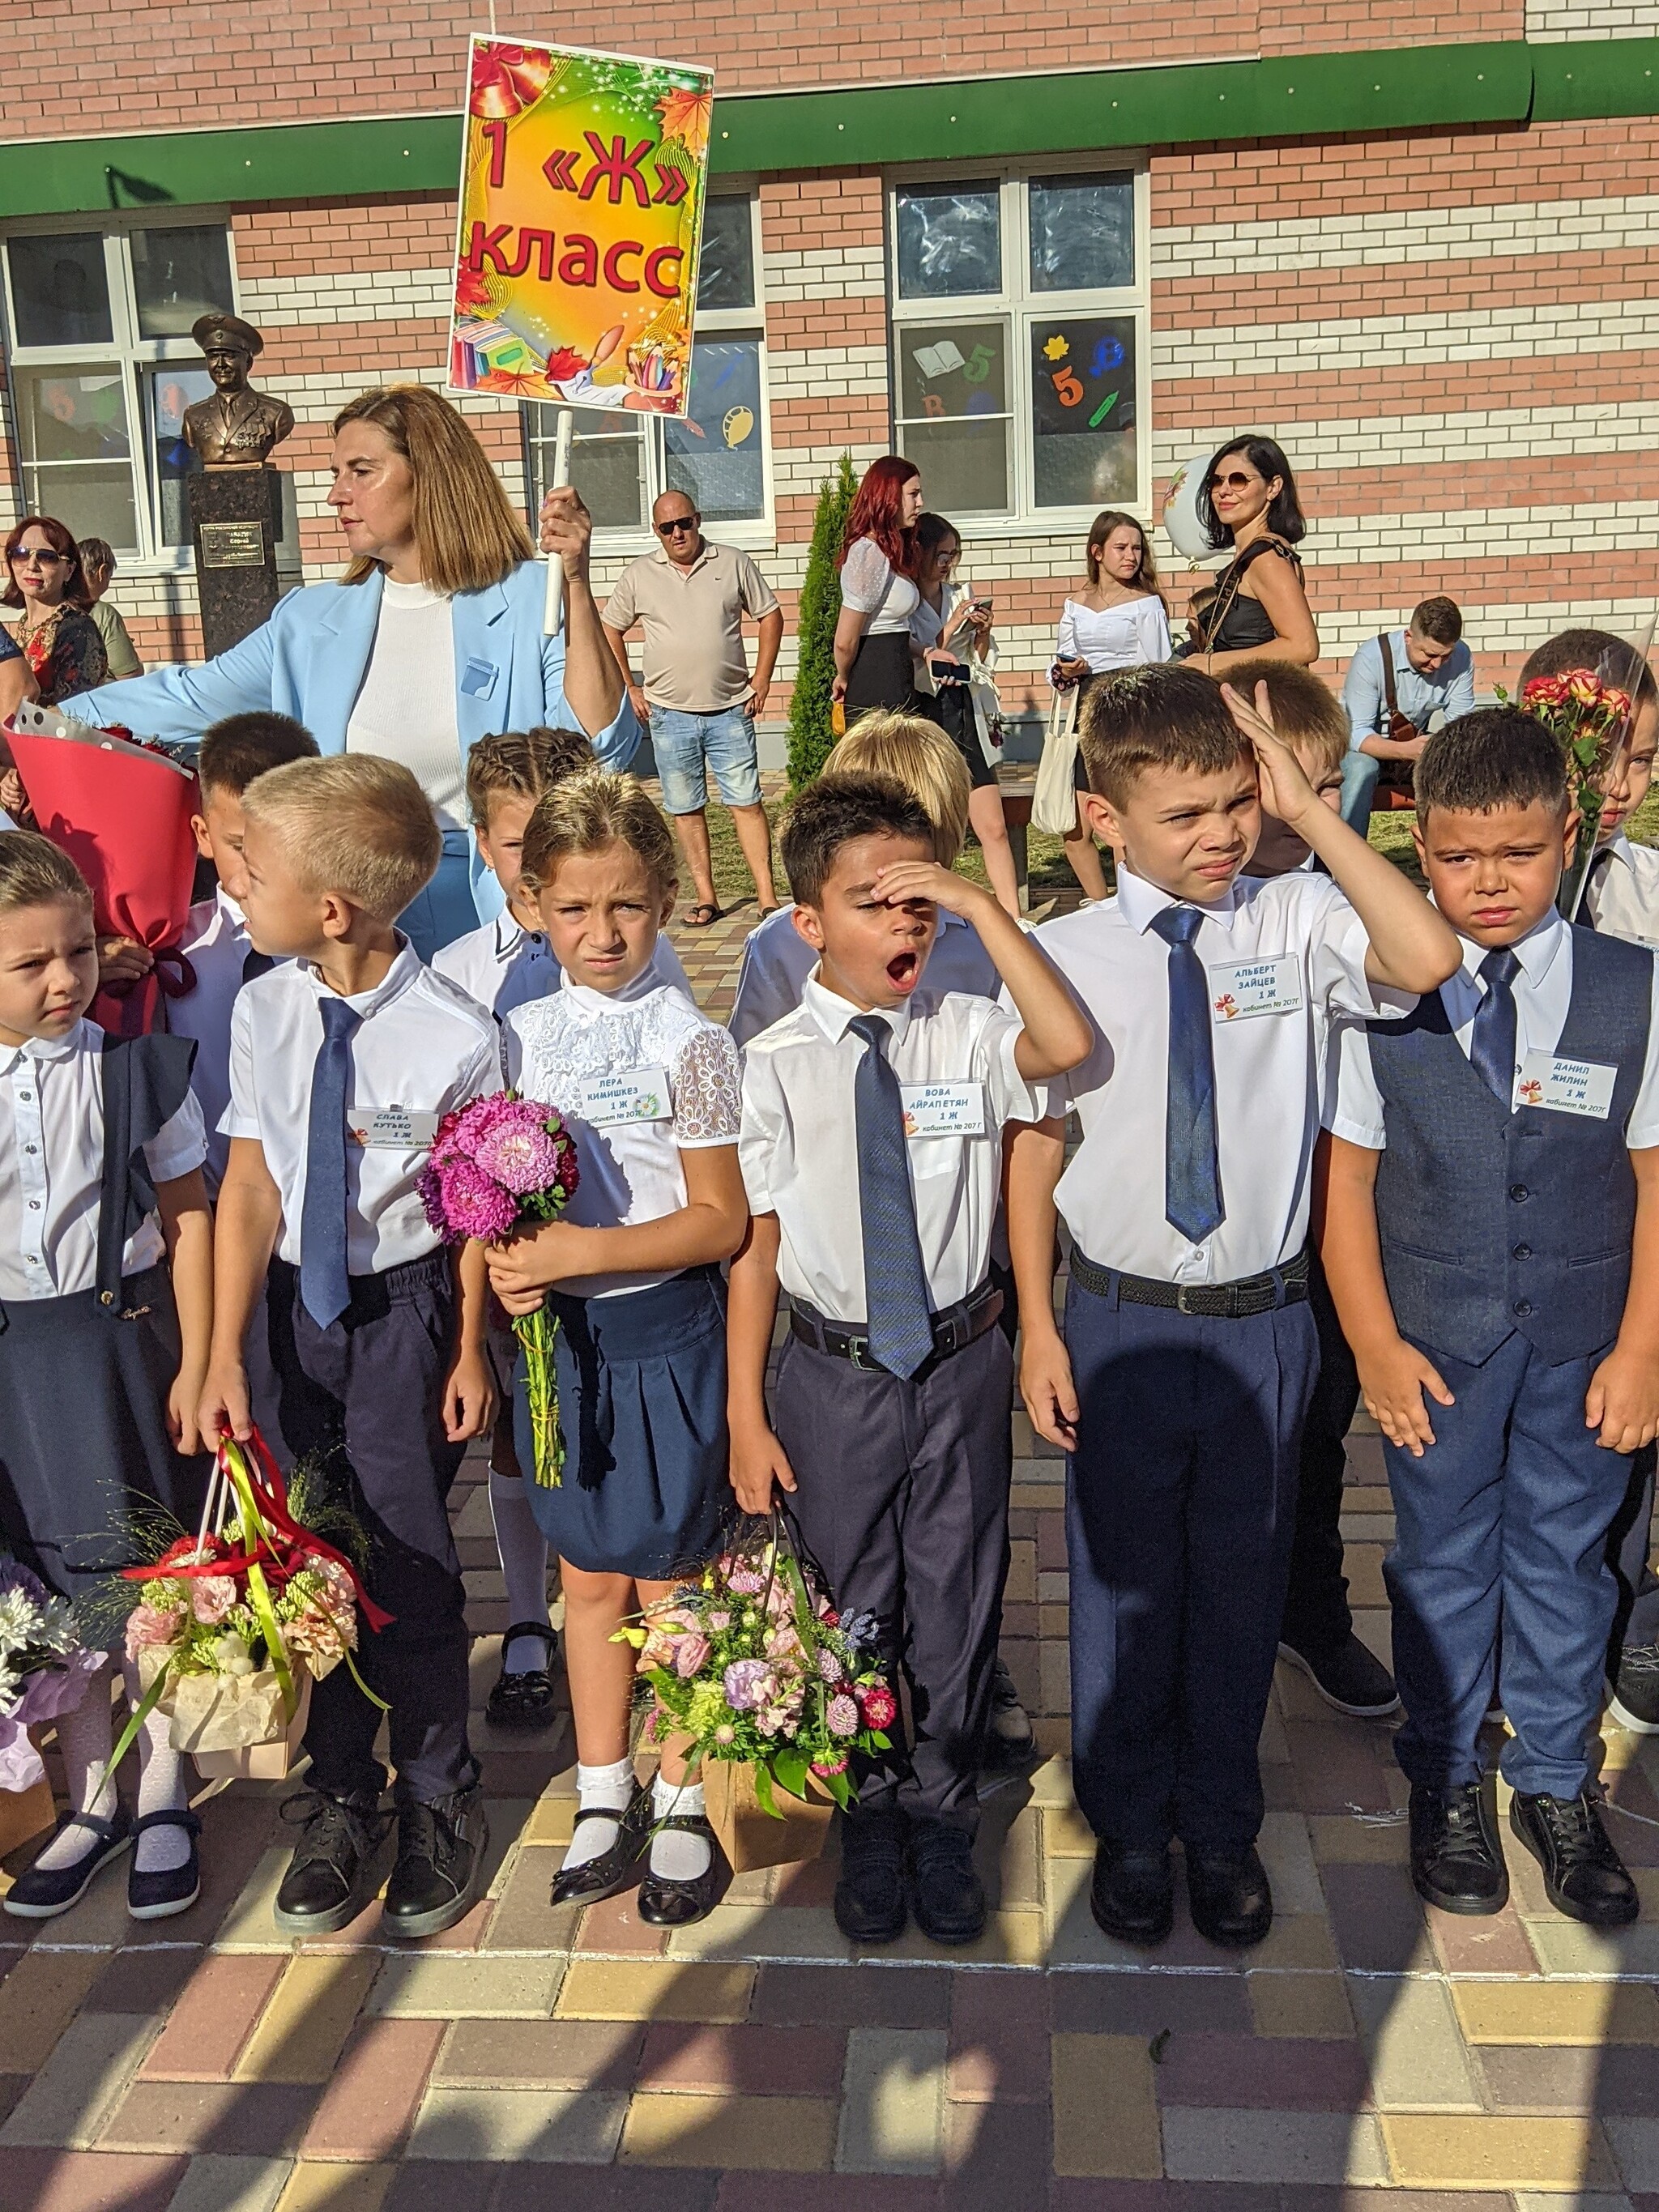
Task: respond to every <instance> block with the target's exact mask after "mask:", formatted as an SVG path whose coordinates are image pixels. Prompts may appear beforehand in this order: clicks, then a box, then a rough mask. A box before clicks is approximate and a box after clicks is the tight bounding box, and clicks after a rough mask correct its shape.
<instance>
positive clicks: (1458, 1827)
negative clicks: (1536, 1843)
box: [1411, 1782, 1510, 1915]
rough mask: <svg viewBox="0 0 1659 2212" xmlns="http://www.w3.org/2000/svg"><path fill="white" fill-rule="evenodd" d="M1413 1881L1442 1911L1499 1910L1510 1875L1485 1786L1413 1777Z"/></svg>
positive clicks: (1426, 1900) (1507, 1892)
mask: <svg viewBox="0 0 1659 2212" xmlns="http://www.w3.org/2000/svg"><path fill="white" fill-rule="evenodd" d="M1411 1849H1412V1887H1413V1888H1414V1889H1415V1890H1416V1892H1417V1893H1418V1895H1419V1897H1420V1898H1421V1899H1423V1901H1424V1903H1425V1905H1438V1906H1439V1908H1440V1910H1441V1911H1442V1912H1465V1913H1469V1914H1471V1915H1479V1914H1481V1913H1487V1912H1501V1911H1503V1910H1504V1906H1505V1905H1507V1904H1508V1902H1509V1896H1510V1875H1509V1869H1508V1868H1507V1867H1506V1866H1505V1865H1504V1852H1503V1847H1502V1846H1501V1844H1499V1843H1498V1822H1497V1819H1496V1817H1495V1814H1494V1812H1493V1809H1492V1805H1491V1804H1490V1802H1488V1799H1487V1795H1486V1789H1485V1787H1484V1786H1483V1785H1482V1784H1480V1783H1479V1782H1468V1783H1464V1784H1461V1785H1460V1786H1459V1787H1458V1788H1457V1789H1455V1790H1431V1789H1429V1788H1428V1787H1426V1785H1425V1784H1421V1783H1413V1785H1412V1795H1411Z"/></svg>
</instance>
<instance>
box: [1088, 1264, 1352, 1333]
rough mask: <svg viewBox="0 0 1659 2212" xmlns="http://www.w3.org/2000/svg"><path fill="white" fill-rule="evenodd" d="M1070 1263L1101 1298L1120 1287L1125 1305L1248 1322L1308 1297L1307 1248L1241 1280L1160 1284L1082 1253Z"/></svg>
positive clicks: (1211, 1318) (1121, 1299) (1118, 1292)
mask: <svg viewBox="0 0 1659 2212" xmlns="http://www.w3.org/2000/svg"><path fill="white" fill-rule="evenodd" d="M1071 1267H1072V1276H1073V1280H1074V1281H1075V1282H1078V1283H1080V1284H1081V1285H1083V1288H1084V1289H1085V1291H1092V1292H1093V1294H1094V1296H1095V1297H1097V1298H1109V1297H1111V1296H1112V1295H1113V1293H1114V1291H1115V1293H1116V1295H1117V1297H1118V1298H1119V1299H1120V1301H1121V1303H1122V1304H1125V1305H1131V1306H1164V1307H1166V1308H1169V1309H1170V1310H1173V1311H1175V1312H1176V1313H1184V1314H1200V1315H1203V1316H1207V1317H1208V1318H1209V1319H1210V1320H1212V1321H1247V1320H1249V1317H1250V1316H1251V1315H1252V1314H1262V1313H1272V1312H1273V1309H1274V1308H1275V1307H1276V1306H1281V1305H1285V1306H1293V1305H1299V1304H1301V1302H1302V1300H1303V1299H1304V1298H1305V1297H1307V1295H1308V1255H1307V1252H1306V1250H1305V1249H1304V1250H1303V1251H1300V1252H1298V1253H1297V1255H1296V1257H1295V1258H1294V1259H1293V1260H1287V1261H1285V1264H1284V1266H1283V1267H1270V1268H1269V1269H1268V1270H1267V1273H1266V1274H1265V1275H1246V1276H1244V1277H1243V1278H1242V1279H1240V1280H1239V1281H1238V1282H1236V1283H1161V1282H1158V1281H1156V1280H1155V1279H1153V1278H1152V1276H1150V1275H1125V1274H1121V1273H1119V1272H1118V1270H1117V1269H1116V1268H1115V1267H1097V1265H1096V1264H1095V1262H1094V1261H1092V1260H1091V1259H1088V1258H1087V1257H1085V1255H1084V1254H1083V1253H1081V1252H1078V1251H1073V1254H1072V1260H1071Z"/></svg>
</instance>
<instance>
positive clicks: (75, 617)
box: [0, 514, 108, 707]
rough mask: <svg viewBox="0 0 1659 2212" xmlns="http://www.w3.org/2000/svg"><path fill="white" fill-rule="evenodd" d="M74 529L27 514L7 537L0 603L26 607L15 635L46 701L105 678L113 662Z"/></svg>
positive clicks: (50, 703) (88, 687)
mask: <svg viewBox="0 0 1659 2212" xmlns="http://www.w3.org/2000/svg"><path fill="white" fill-rule="evenodd" d="M0 605H4V606H8V607H21V609H22V616H21V619H20V620H19V621H18V622H16V623H14V624H13V625H12V631H11V635H12V636H13V637H14V639H15V641H16V642H17V643H18V644H19V645H20V646H21V647H22V649H23V653H24V655H25V657H26V658H27V661H28V664H29V667H30V669H31V671H33V677H34V680H35V683H36V684H37V685H38V686H39V687H40V702H41V704H42V705H43V706H46V707H55V706H56V705H57V704H58V701H59V700H60V699H67V698H69V697H70V696H72V695H73V694H74V693H75V692H76V691H88V690H91V689H92V687H93V686H94V684H101V683H102V682H103V680H104V676H105V672H106V668H107V665H108V663H107V661H106V658H105V654H104V641H103V639H102V637H101V636H100V634H99V629H98V625H97V623H95V622H94V620H93V618H92V617H91V615H90V614H89V613H88V608H89V607H90V606H91V605H92V594H91V592H89V591H88V589H87V579H86V574H85V572H84V570H83V569H82V566H81V554H80V549H79V548H78V547H77V546H76V543H75V538H74V535H73V533H72V532H70V531H69V530H67V529H65V527H64V525H63V524H62V523H61V522H59V521H58V520H56V519H55V518H54V517H53V516H52V515H46V514H26V515H25V516H24V517H23V520H21V522H20V523H18V524H17V525H16V526H15V528H14V529H13V530H12V531H11V532H10V533H9V536H8V537H7V539H6V574H5V588H4V590H3V591H0Z"/></svg>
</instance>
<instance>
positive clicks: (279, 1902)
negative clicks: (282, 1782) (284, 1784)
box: [271, 1790, 386, 1936]
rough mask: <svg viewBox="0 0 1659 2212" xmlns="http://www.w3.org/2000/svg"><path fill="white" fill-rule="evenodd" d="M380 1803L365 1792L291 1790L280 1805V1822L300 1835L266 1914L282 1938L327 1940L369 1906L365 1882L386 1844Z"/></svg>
mask: <svg viewBox="0 0 1659 2212" xmlns="http://www.w3.org/2000/svg"><path fill="white" fill-rule="evenodd" d="M282 1818H283V1820H287V1821H289V1823H290V1824H294V1825H297V1826H298V1827H299V1829H300V1840H299V1842H298V1843H297V1844H295V1846H294V1857H292V1858H291V1859H290V1860H289V1867H288V1872H287V1873H286V1874H285V1875H283V1886H282V1887H281V1888H280V1889H279V1890H278V1891H277V1893H276V1906H275V1908H274V1909H273V1911H272V1913H271V1917H272V1919H273V1920H275V1922H276V1925H277V1927H278V1928H279V1929H281V1931H282V1933H283V1935H284V1936H331V1935H332V1934H333V1933H334V1931H335V1930H336V1929H338V1928H343V1927H345V1926H346V1925H347V1924H348V1923H349V1922H350V1921H353V1920H355V1919H356V1917H357V1915H358V1914H359V1913H360V1912H361V1911H362V1909H363V1907H364V1905H367V1904H368V1896H369V1891H368V1882H367V1881H366V1880H365V1876H366V1875H368V1871H369V1868H370V1864H371V1862H372V1861H373V1860H374V1856H375V1854H376V1853H377V1852H378V1851H379V1850H380V1845H381V1844H383V1843H384V1842H385V1841H386V1816H385V1814H383V1813H382V1812H381V1811H380V1798H379V1796H377V1795H376V1794H375V1793H374V1791H373V1790H356V1791H354V1792H353V1793H352V1794H351V1795H350V1796H346V1797H336V1796H331V1794H330V1793H329V1792H328V1791H327V1790H295V1793H294V1795H293V1796H291V1797H285V1798H284V1799H283V1805H282Z"/></svg>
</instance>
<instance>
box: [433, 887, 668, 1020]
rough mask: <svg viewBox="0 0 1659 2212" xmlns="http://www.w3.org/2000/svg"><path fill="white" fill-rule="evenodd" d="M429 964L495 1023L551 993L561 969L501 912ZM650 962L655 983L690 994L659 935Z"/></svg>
mask: <svg viewBox="0 0 1659 2212" xmlns="http://www.w3.org/2000/svg"><path fill="white" fill-rule="evenodd" d="M432 965H433V967H434V968H435V969H436V971H437V973H438V974H439V975H447V976H448V978H449V980H450V981H451V982H452V983H459V985H460V987H461V988H462V990H464V991H465V993H466V994H467V996H468V998H470V999H476V1000H477V1002H478V1004H479V1005H480V1006H482V1007H483V1009H484V1011H485V1012H487V1013H491V1014H494V1015H495V1018H496V1020H497V1021H498V1022H504V1021H505V1020H506V1019H507V1016H508V1015H509V1014H510V1013H511V1012H512V1011H513V1008H514V1006H528V1005H529V1003H530V1001H531V1000H532V999H544V998H545V997H546V996H547V994H548V993H549V992H550V991H556V990H557V989H558V987H559V978H560V976H561V975H562V974H563V973H564V970H563V969H562V968H561V967H560V965H559V963H558V962H557V961H556V959H555V958H554V957H553V948H552V946H551V945H550V944H549V943H548V941H547V939H546V937H545V936H544V934H543V933H542V932H541V931H540V930H539V929H533V930H532V929H523V928H520V926H519V924H518V923H517V922H516V921H514V920H513V916H512V915H511V914H508V913H505V912H503V913H501V914H498V915H496V917H495V921H487V922H485V923H484V924H483V927H481V928H478V929H470V930H468V932H467V933H466V935H465V937H458V938H457V939H455V941H454V943H453V945H444V946H443V947H442V948H441V950H440V951H437V952H435V954H434V955H433V958H432ZM652 966H653V969H655V971H656V977H657V981H659V983H672V984H673V985H674V986H675V987H676V988H677V989H679V990H682V991H684V994H685V995H686V997H687V998H688V999H689V998H690V996H691V995H692V993H691V982H690V977H689V976H688V975H686V972H685V970H684V968H683V967H682V966H681V965H680V956H679V954H678V952H676V951H675V950H674V948H673V946H672V945H671V944H670V943H669V941H668V939H666V938H665V937H659V939H657V950H656V952H655V955H654V956H653V961H652Z"/></svg>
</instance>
